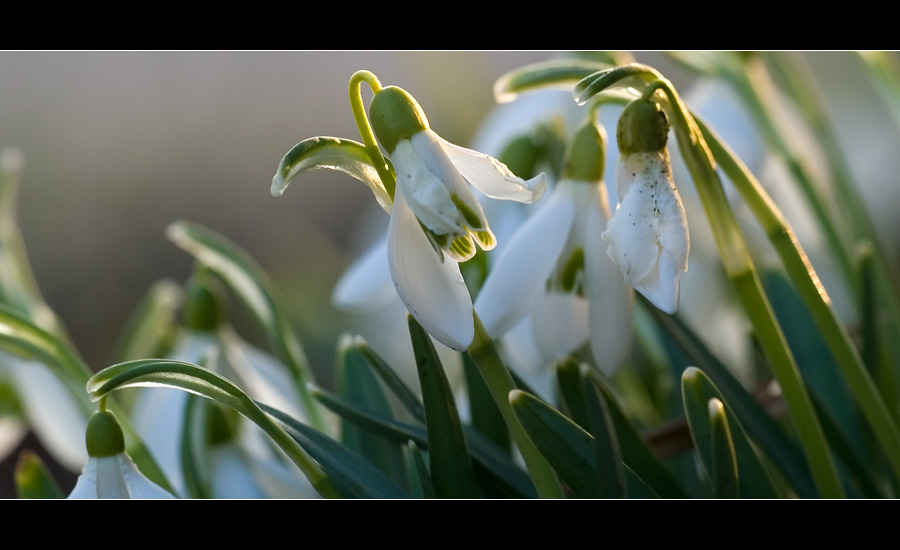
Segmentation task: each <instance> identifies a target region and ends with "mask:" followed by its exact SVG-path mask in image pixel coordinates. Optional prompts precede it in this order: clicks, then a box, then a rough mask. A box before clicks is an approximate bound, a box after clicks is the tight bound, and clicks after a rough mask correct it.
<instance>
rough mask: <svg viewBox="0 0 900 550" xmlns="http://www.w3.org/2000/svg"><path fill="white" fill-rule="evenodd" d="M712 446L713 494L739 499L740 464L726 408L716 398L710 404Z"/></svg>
mask: <svg viewBox="0 0 900 550" xmlns="http://www.w3.org/2000/svg"><path fill="white" fill-rule="evenodd" d="M708 409H709V426H710V430H709V431H710V446H711V447H712V478H713V494H715V496H716V498H737V496H738V483H739V482H738V464H737V458H736V457H735V455H734V443H733V442H732V440H731V430H730V429H729V428H728V417H727V416H726V415H725V407H724V406H723V405H722V402H721V401H719V400H718V399H716V398H713V399H710V400H709V402H708Z"/></svg>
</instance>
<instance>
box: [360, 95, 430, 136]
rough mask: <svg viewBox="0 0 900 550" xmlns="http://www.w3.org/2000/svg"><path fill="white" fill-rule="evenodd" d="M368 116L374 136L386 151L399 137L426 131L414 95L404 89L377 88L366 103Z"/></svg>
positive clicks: (425, 123)
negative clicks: (370, 101)
mask: <svg viewBox="0 0 900 550" xmlns="http://www.w3.org/2000/svg"><path fill="white" fill-rule="evenodd" d="M369 118H370V119H371V121H372V130H373V131H374V132H375V137H377V138H378V141H380V142H381V145H383V146H384V148H385V149H387V151H388V152H389V153H393V152H394V149H395V148H396V147H397V143H398V142H399V141H400V140H401V139H406V140H408V139H410V138H412V136H414V135H416V134H417V133H419V132H421V131H422V130H427V129H428V128H429V126H428V119H427V118H426V117H425V112H424V111H422V108H421V107H420V106H419V104H418V103H417V102H416V100H415V98H413V96H411V95H409V92H407V91H406V90H404V89H403V88H398V87H396V86H388V87H386V88H382V89H381V90H379V91H378V92H377V93H376V94H375V96H374V97H372V103H371V104H370V105H369Z"/></svg>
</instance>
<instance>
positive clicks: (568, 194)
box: [475, 122, 633, 374]
mask: <svg viewBox="0 0 900 550" xmlns="http://www.w3.org/2000/svg"><path fill="white" fill-rule="evenodd" d="M605 141H606V137H605V133H604V132H603V129H602V128H601V127H599V126H597V125H595V124H594V123H593V122H589V123H587V124H584V125H583V126H582V127H581V128H580V129H579V130H578V131H577V133H576V135H575V137H574V138H573V140H572V143H571V144H570V147H569V150H568V152H567V155H566V164H565V168H564V171H563V178H562V179H561V180H560V181H559V182H558V183H557V184H556V187H555V188H554V190H553V192H552V194H551V196H550V197H549V199H548V200H547V202H546V203H545V204H544V205H543V207H542V208H541V209H539V210H538V211H537V212H536V213H535V214H534V215H533V216H531V217H530V218H529V219H528V220H527V221H526V222H525V224H524V225H523V226H522V227H521V229H520V230H519V231H518V232H517V233H516V234H515V236H514V237H513V238H512V239H511V240H510V241H509V242H508V243H507V244H506V245H505V246H504V247H503V249H502V250H501V251H500V256H499V257H498V258H497V260H496V262H495V264H494V267H493V269H492V270H491V272H490V274H489V275H488V277H487V279H486V281H485V283H484V286H483V287H482V289H481V292H480V293H479V295H478V299H477V300H476V301H475V309H476V310H477V311H478V315H479V317H480V318H481V320H482V322H483V323H484V326H485V328H486V329H487V331H488V334H490V335H491V336H492V337H494V338H498V337H500V336H502V335H504V334H506V333H507V332H508V331H509V330H510V329H512V328H513V327H514V326H516V325H517V324H518V323H519V322H520V321H521V320H522V319H523V318H525V317H526V316H528V315H530V316H531V323H532V326H533V327H534V328H535V329H536V330H535V334H534V340H535V342H536V343H537V345H538V347H539V348H544V350H543V351H544V355H545V356H547V357H549V358H554V356H558V355H561V354H565V353H570V352H571V351H572V350H573V349H575V348H576V347H578V346H580V345H582V344H584V342H585V340H586V339H587V338H588V337H589V338H590V343H591V350H592V353H593V356H594V359H595V361H596V364H597V366H598V367H599V368H600V369H601V370H603V371H604V372H605V373H607V374H613V373H614V372H615V371H616V370H617V369H618V368H619V367H620V366H621V364H622V362H623V360H624V358H625V355H626V354H627V352H628V349H629V345H630V341H631V328H632V323H631V319H632V308H633V294H632V291H631V289H629V288H628V287H627V286H626V285H625V281H624V279H623V278H622V275H621V273H620V272H619V269H618V268H617V266H616V265H615V264H614V263H613V262H612V261H611V260H610V258H609V257H608V256H607V254H606V247H605V242H604V241H602V240H600V239H599V236H600V233H601V231H602V230H603V228H604V227H605V226H606V224H607V220H608V219H609V206H608V204H607V197H606V190H605V186H604V184H603V170H604V149H605ZM585 314H586V315H585ZM548 335H552V337H548ZM549 347H555V348H556V349H555V350H554V351H547V348H549Z"/></svg>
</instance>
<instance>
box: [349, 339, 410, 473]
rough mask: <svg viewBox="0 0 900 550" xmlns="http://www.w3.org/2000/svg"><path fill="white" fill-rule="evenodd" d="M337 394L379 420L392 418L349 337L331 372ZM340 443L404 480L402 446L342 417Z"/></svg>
mask: <svg viewBox="0 0 900 550" xmlns="http://www.w3.org/2000/svg"><path fill="white" fill-rule="evenodd" d="M335 385H336V387H337V392H338V395H340V396H341V397H342V398H343V399H345V400H346V402H347V403H350V404H352V405H353V406H354V407H358V408H359V409H361V410H364V411H367V412H369V413H371V414H374V415H377V416H379V417H382V418H394V413H393V410H392V409H391V404H390V401H389V399H388V396H387V395H386V394H385V392H384V390H383V389H382V386H381V384H380V383H379V382H378V379H377V378H376V377H375V373H374V372H373V371H372V369H371V368H370V363H369V362H368V361H367V360H366V357H364V356H363V354H362V353H361V351H360V349H359V348H358V347H356V346H354V345H353V343H352V338H350V337H349V336H345V337H343V338H341V341H340V342H339V344H338V358H337V366H336V372H335ZM340 434H341V442H342V443H343V444H344V445H346V446H347V447H348V448H349V449H351V450H352V451H354V452H356V453H358V454H359V455H360V456H362V457H364V458H365V459H366V460H368V461H369V462H371V463H372V464H374V465H375V466H376V467H378V468H380V469H381V471H383V472H384V473H385V474H386V475H388V476H389V477H391V478H392V479H394V480H395V481H398V482H400V481H401V480H403V479H404V477H405V469H406V468H405V465H404V460H403V453H402V451H401V445H402V443H398V442H396V441H392V440H389V439H385V438H384V437H382V436H381V435H380V434H378V433H375V432H372V431H370V430H367V429H365V427H363V426H359V425H357V424H355V423H353V422H351V421H349V420H347V419H345V418H341V424H340Z"/></svg>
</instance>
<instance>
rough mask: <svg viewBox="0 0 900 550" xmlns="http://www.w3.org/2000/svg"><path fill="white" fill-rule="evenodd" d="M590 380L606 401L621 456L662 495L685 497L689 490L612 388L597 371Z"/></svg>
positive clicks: (591, 374)
mask: <svg viewBox="0 0 900 550" xmlns="http://www.w3.org/2000/svg"><path fill="white" fill-rule="evenodd" d="M587 380H588V382H590V383H591V384H592V385H594V386H596V388H597V389H598V390H599V391H600V395H601V396H602V397H603V400H604V402H605V404H606V408H607V410H608V412H609V416H610V419H611V420H612V423H613V426H614V427H615V431H616V436H617V437H618V441H619V445H620V448H621V451H622V460H623V461H624V462H625V465H626V466H628V467H629V468H631V469H632V470H633V471H634V473H635V474H637V476H638V477H640V478H641V479H642V480H644V481H645V482H646V483H647V484H648V485H649V487H650V488H651V489H652V490H653V491H654V492H655V493H657V494H658V495H659V496H661V497H663V498H686V497H687V494H686V493H685V491H684V489H683V488H682V487H681V486H680V485H679V483H678V481H677V480H676V479H675V478H674V476H673V475H672V473H671V472H670V471H669V470H668V468H666V466H665V465H664V464H663V463H662V462H661V461H660V459H659V458H658V457H657V456H656V454H655V453H654V452H653V450H652V449H651V448H650V447H649V446H648V445H647V443H646V442H645V441H644V439H643V437H642V436H641V434H640V433H639V432H638V430H637V428H636V427H635V426H634V425H633V424H632V423H631V421H630V420H629V419H628V417H627V416H626V415H625V413H624V412H623V411H622V409H621V407H620V406H619V403H618V401H617V400H616V398H615V396H613V394H612V392H610V391H609V389H608V388H607V387H606V386H605V385H604V384H603V382H602V381H601V380H600V379H599V377H598V376H597V375H596V373H593V372H591V373H589V376H588V378H587Z"/></svg>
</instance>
